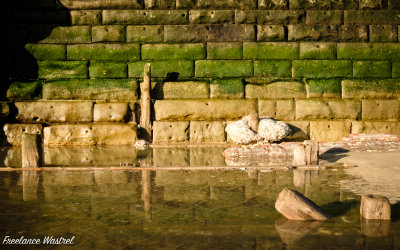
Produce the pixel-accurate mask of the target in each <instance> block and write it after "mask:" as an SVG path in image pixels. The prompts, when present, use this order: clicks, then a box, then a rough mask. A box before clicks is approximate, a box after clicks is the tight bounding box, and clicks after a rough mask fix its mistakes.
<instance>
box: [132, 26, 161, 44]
mask: <svg viewBox="0 0 400 250" xmlns="http://www.w3.org/2000/svg"><path fill="white" fill-rule="evenodd" d="M126 41H127V42H128V43H129V42H145V43H159V42H163V41H164V26H162V25H129V26H128V27H126Z"/></svg>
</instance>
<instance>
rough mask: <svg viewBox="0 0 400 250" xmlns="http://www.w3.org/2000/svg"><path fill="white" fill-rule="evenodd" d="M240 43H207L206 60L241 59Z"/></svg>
mask: <svg viewBox="0 0 400 250" xmlns="http://www.w3.org/2000/svg"><path fill="white" fill-rule="evenodd" d="M242 57H243V45H242V43H207V59H242Z"/></svg>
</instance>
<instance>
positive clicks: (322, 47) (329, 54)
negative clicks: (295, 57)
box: [300, 42, 336, 59]
mask: <svg viewBox="0 0 400 250" xmlns="http://www.w3.org/2000/svg"><path fill="white" fill-rule="evenodd" d="M300 59H336V44H335V43H320V42H313V43H300Z"/></svg>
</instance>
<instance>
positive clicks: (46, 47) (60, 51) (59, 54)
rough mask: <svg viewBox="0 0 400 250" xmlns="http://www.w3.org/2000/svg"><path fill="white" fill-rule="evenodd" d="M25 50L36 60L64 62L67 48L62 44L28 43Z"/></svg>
mask: <svg viewBox="0 0 400 250" xmlns="http://www.w3.org/2000/svg"><path fill="white" fill-rule="evenodd" d="M25 49H26V50H27V51H28V52H29V53H30V54H31V55H32V56H33V57H34V58H35V59H36V60H65V59H66V57H67V47H66V46H65V45H64V44H33V43H28V44H26V45H25Z"/></svg>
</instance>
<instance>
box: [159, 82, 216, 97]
mask: <svg viewBox="0 0 400 250" xmlns="http://www.w3.org/2000/svg"><path fill="white" fill-rule="evenodd" d="M209 93H210V86H209V84H208V83H207V82H195V81H187V82H165V83H164V84H163V88H162V93H161V94H162V96H163V98H164V99H199V98H208V97H209Z"/></svg>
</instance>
